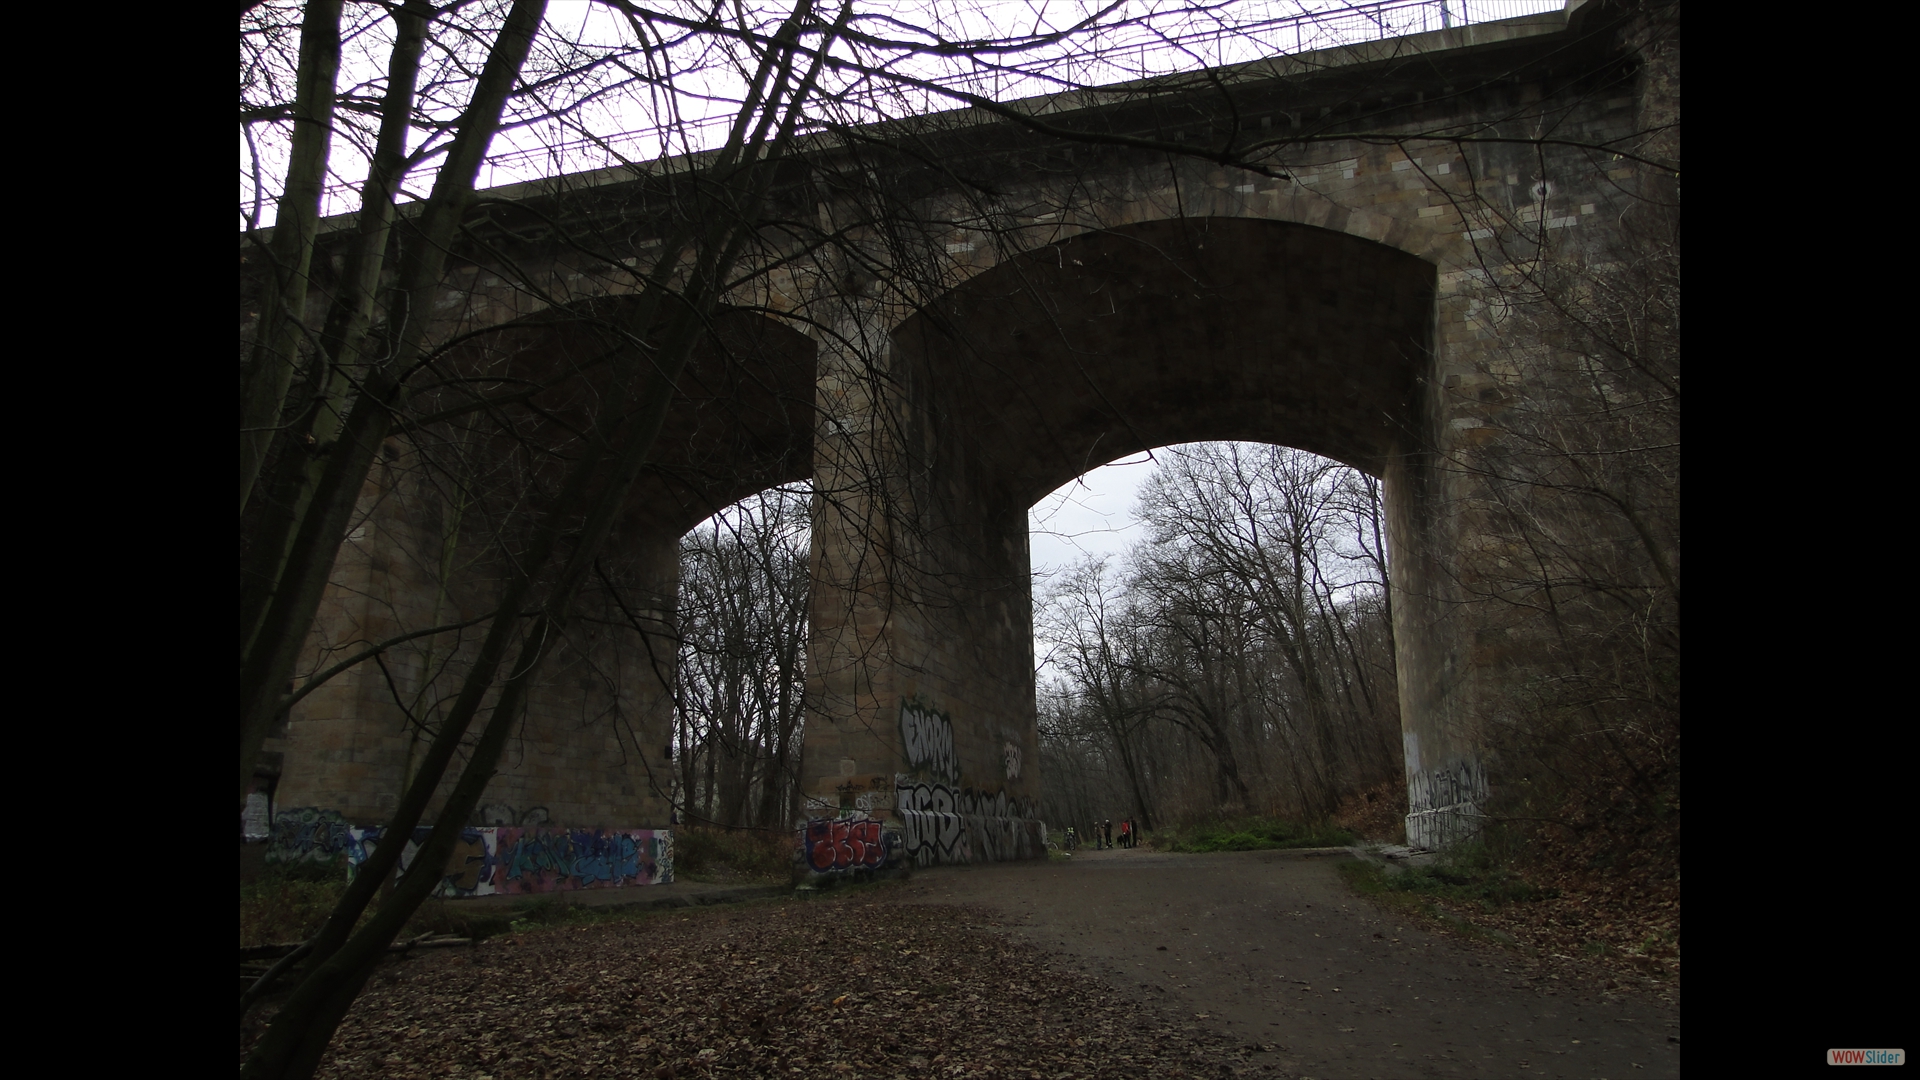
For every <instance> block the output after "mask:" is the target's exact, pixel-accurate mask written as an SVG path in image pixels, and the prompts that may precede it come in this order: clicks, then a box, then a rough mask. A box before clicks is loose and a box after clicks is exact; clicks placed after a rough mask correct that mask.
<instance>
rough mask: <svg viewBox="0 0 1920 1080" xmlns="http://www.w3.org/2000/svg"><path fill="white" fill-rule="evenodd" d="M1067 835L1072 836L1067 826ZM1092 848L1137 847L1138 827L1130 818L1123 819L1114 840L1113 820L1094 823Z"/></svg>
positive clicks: (1138, 840) (1138, 844) (1071, 829)
mask: <svg viewBox="0 0 1920 1080" xmlns="http://www.w3.org/2000/svg"><path fill="white" fill-rule="evenodd" d="M1067 835H1068V836H1069V837H1072V836H1073V828H1072V826H1068V828H1067ZM1093 846H1094V847H1095V848H1096V849H1104V848H1110V847H1123V848H1130V847H1139V846H1140V826H1139V825H1137V824H1135V823H1134V820H1133V819H1132V818H1124V819H1122V820H1121V822H1120V835H1119V836H1118V837H1117V838H1116V837H1115V836H1114V833H1113V820H1112V819H1111V818H1108V819H1105V820H1101V821H1096V822H1094V823H1093Z"/></svg>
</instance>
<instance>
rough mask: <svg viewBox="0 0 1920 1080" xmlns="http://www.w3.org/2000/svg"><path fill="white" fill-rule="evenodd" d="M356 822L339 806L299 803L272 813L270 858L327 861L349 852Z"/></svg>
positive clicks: (268, 856)
mask: <svg viewBox="0 0 1920 1080" xmlns="http://www.w3.org/2000/svg"><path fill="white" fill-rule="evenodd" d="M352 832H353V825H352V824H351V823H349V822H348V821H347V819H346V818H344V817H341V816H340V812H339V811H337V810H322V809H321V808H319V807H317V806H297V807H292V808H290V809H286V810H282V811H280V812H279V813H277V814H275V815H273V827H272V829H271V830H270V831H269V835H268V837H267V855H266V858H267V861H268V862H278V863H290V862H326V861H327V860H328V859H331V858H333V857H334V856H336V855H341V854H347V853H348V849H349V847H350V846H351V845H352V843H353V837H352Z"/></svg>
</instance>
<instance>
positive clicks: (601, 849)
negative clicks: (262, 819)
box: [267, 807, 673, 896]
mask: <svg viewBox="0 0 1920 1080" xmlns="http://www.w3.org/2000/svg"><path fill="white" fill-rule="evenodd" d="M385 831H386V830H385V829H384V828H381V827H378V826H376V827H374V828H368V829H358V828H354V827H353V826H352V825H350V824H348V822H347V820H346V819H345V818H343V817H341V816H340V814H339V813H338V812H336V811H333V810H320V809H317V808H314V807H304V808H301V809H297V810H286V811H282V812H281V813H279V814H276V815H274V822H273V838H272V840H271V841H270V842H269V844H268V847H267V859H268V860H269V861H273V862H299V861H313V862H325V861H326V860H328V859H330V858H333V857H334V856H336V855H345V856H346V862H347V876H348V878H349V879H351V878H352V876H353V874H354V873H355V872H356V871H357V870H358V869H359V867H360V866H361V864H363V863H365V862H366V861H367V859H368V858H369V857H370V856H372V854H373V853H374V852H375V851H376V850H378V848H379V846H380V843H381V839H382V835H381V834H382V833H384V832H385ZM431 832H432V830H431V828H429V827H427V826H424V825H423V826H421V827H419V828H417V829H415V830H413V835H412V836H410V837H408V838H407V843H406V847H405V848H403V849H402V850H401V852H400V869H401V872H403V873H404V872H405V871H406V870H407V869H408V868H410V867H412V865H413V859H414V856H415V855H416V854H417V853H418V852H419V850H420V847H421V845H423V844H425V843H426V842H427V837H428V836H429V835H430V834H431ZM671 881H673V833H672V832H671V831H670V830H667V829H552V828H522V827H517V826H516V827H484V828H465V829H461V830H460V839H459V840H458V841H456V842H455V843H454V847H453V853H452V854H451V855H449V856H448V858H447V866H446V876H445V878H444V879H443V880H442V881H441V882H440V884H439V886H438V887H437V888H436V890H435V895H436V896H494V895H500V894H507V895H513V894H523V893H546V892H564V891H566V890H569V889H616V888H621V887H623V886H634V885H665V884H668V883H670V882H671Z"/></svg>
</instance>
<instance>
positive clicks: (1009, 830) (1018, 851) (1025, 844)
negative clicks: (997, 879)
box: [895, 776, 1047, 867]
mask: <svg viewBox="0 0 1920 1080" xmlns="http://www.w3.org/2000/svg"><path fill="white" fill-rule="evenodd" d="M895 784H896V791H897V795H898V799H897V800H896V806H897V807H898V815H899V818H900V824H901V826H902V829H903V831H904V833H905V835H906V843H907V854H908V856H909V857H911V858H912V859H913V861H914V864H915V865H916V866H923V867H924V866H933V865H935V864H936V863H970V862H1008V861H1011V860H1014V859H1038V858H1044V857H1045V855H1046V851H1047V827H1046V825H1045V824H1043V823H1042V822H1041V821H1040V820H1039V818H1038V816H1037V815H1036V814H1035V809H1036V808H1035V806H1034V804H1033V802H1032V800H1030V799H1009V798H1008V797H1007V793H1006V792H1004V791H998V792H994V793H992V794H989V793H987V792H983V791H975V790H973V789H971V788H968V789H964V790H962V789H956V788H954V787H952V786H951V785H948V784H934V783H928V782H927V781H924V780H915V779H914V778H912V777H910V776H902V777H899V778H898V779H897V780H896V782H895Z"/></svg>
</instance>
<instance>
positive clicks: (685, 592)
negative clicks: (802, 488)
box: [674, 488, 810, 829]
mask: <svg viewBox="0 0 1920 1080" xmlns="http://www.w3.org/2000/svg"><path fill="white" fill-rule="evenodd" d="M809 535H810V533H809V529H808V499H807V496H806V495H804V494H801V493H797V492H794V491H788V490H785V489H780V488H775V489H772V490H769V491H764V492H761V493H760V494H758V495H755V496H752V497H750V498H747V499H744V500H742V501H741V502H738V503H735V504H734V505H733V506H731V507H728V508H727V509H726V510H725V511H722V512H721V513H719V514H717V515H715V516H714V517H712V518H711V519H709V520H707V521H706V522H703V523H702V524H701V525H700V526H699V527H697V528H695V529H694V530H693V531H692V532H690V533H688V534H687V536H686V538H685V539H684V540H682V541H681V548H680V552H681V556H680V605H679V629H680V664H679V670H678V673H677V677H676V682H675V687H674V758H675V764H676V766H677V769H676V776H675V792H674V811H675V814H676V815H677V816H678V817H679V818H680V820H681V821H683V822H686V823H689V824H696V825H722V826H727V827H749V828H762V829H775V828H778V829H784V828H786V827H787V826H788V825H789V824H790V822H791V817H792V811H793V804H794V798H795V792H796V791H797V784H798V782H799V767H800V740H801V734H802V719H801V716H802V708H801V693H802V690H803V689H804V688H805V683H806V656H807V602H808V585H809V578H808V574H807V559H808V555H809V547H808V545H809Z"/></svg>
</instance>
